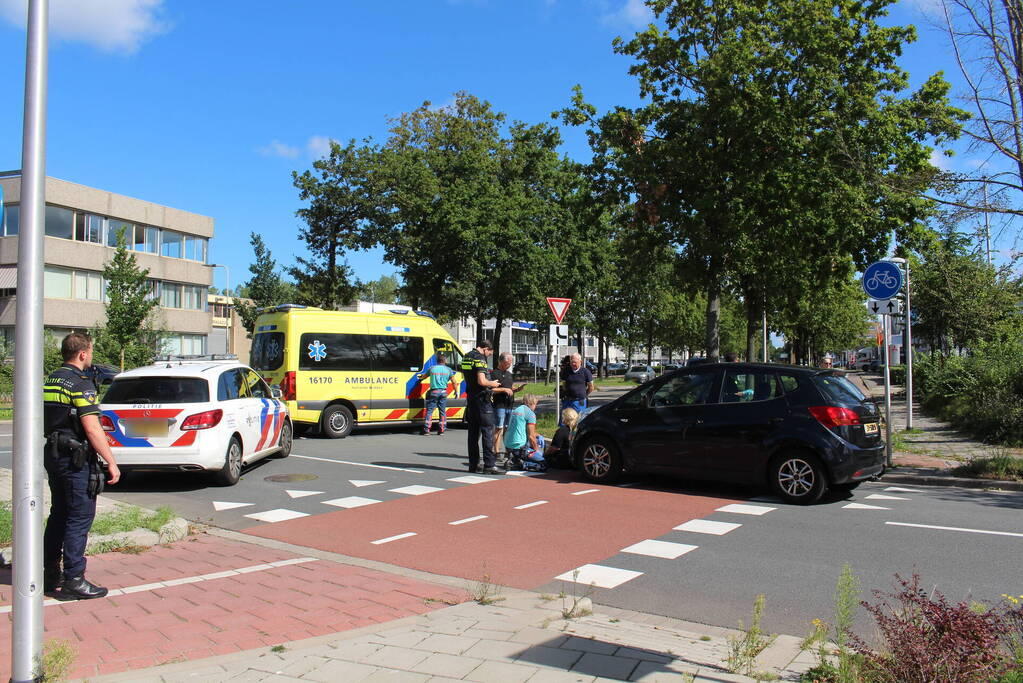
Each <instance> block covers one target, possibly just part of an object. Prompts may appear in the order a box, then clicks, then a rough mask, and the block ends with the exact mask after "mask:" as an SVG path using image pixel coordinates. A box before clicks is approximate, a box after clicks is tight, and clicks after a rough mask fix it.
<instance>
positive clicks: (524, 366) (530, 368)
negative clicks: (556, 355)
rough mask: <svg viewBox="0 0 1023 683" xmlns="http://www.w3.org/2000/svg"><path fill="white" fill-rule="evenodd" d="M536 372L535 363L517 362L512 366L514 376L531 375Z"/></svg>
mask: <svg viewBox="0 0 1023 683" xmlns="http://www.w3.org/2000/svg"><path fill="white" fill-rule="evenodd" d="M536 370H537V367H536V363H534V362H532V361H528V360H523V361H519V362H518V363H516V364H515V365H514V366H512V372H513V373H515V374H516V375H532V374H533V372H534V371H536Z"/></svg>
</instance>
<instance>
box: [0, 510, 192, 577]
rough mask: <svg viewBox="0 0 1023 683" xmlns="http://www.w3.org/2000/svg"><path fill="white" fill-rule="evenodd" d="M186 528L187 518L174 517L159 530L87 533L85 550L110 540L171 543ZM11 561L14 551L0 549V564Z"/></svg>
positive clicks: (124, 543)
mask: <svg viewBox="0 0 1023 683" xmlns="http://www.w3.org/2000/svg"><path fill="white" fill-rule="evenodd" d="M136 507H137V506H136ZM188 528H189V527H188V520H186V519H184V518H183V517H175V518H174V519H172V520H170V521H169V522H167V523H166V524H164V525H163V526H161V527H160V530H159V531H150V530H149V529H143V528H142V527H139V528H137V529H132V530H131V531H118V532H115V533H112V534H89V541H88V543H87V545H86V549H85V552H86V554H87V555H88V554H91V553H93V552H95V549H96V547H97V546H99V545H102V544H106V543H111V542H112V543H116V544H117V545H118V546H119V547H129V546H136V547H143V548H150V547H152V546H154V545H163V544H165V543H173V542H174V541H180V540H181V539H183V538H185V537H186V536H188V534H189V531H188ZM13 561H14V551H13V549H12V548H11V547H10V546H8V547H6V548H2V549H0V564H2V565H4V566H10V564H11V563H12V562H13Z"/></svg>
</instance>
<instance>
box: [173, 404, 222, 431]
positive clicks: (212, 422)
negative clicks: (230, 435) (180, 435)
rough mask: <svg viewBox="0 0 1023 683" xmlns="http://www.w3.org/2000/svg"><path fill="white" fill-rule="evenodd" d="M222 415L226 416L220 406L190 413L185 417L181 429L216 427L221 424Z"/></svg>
mask: <svg viewBox="0 0 1023 683" xmlns="http://www.w3.org/2000/svg"><path fill="white" fill-rule="evenodd" d="M222 417H224V411H223V410H221V409H220V408H217V409H216V410H207V411H206V412H204V413H196V414H195V415H189V416H188V417H186V418H185V421H184V422H182V423H181V431H189V430H192V429H209V428H210V427H216V426H217V425H218V424H220V419H221V418H222Z"/></svg>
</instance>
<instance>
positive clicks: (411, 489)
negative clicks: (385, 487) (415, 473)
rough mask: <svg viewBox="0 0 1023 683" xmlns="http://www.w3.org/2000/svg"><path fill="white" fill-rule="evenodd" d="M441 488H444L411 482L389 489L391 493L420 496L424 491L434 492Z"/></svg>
mask: <svg viewBox="0 0 1023 683" xmlns="http://www.w3.org/2000/svg"><path fill="white" fill-rule="evenodd" d="M443 490H444V489H441V488H437V487H436V486H423V485H422V484H413V485H412V486H402V487H401V488H397V489H391V493H404V494H405V495H406V496H421V495H423V494H425V493H434V492H435V491H443Z"/></svg>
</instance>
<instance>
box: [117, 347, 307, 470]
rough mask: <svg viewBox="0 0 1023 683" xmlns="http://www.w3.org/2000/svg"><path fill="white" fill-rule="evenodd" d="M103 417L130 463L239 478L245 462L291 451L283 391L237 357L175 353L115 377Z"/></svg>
mask: <svg viewBox="0 0 1023 683" xmlns="http://www.w3.org/2000/svg"><path fill="white" fill-rule="evenodd" d="M100 407H101V410H102V413H101V415H100V424H101V425H102V427H103V430H104V431H105V432H106V437H107V442H108V443H109V444H110V446H111V449H112V450H113V453H114V457H115V458H116V459H117V464H118V466H120V467H121V468H122V469H126V470H177V471H185V472H210V473H212V474H213V475H214V479H215V480H216V481H217V483H219V484H222V485H224V486H231V485H233V484H235V483H237V482H238V478H239V477H240V476H241V471H242V466H243V465H247V464H249V463H251V462H254V461H256V460H259V459H260V458H264V457H266V456H269V455H277V456H278V457H282V458H285V457H287V456H288V455H289V454H290V453H291V438H292V424H291V418H290V417H289V415H288V408H287V406H286V405H285V403H284V402H283V401H281V400H280V391H279V390H276V389H274V390H271V389H270V387H268V386H267V385H266V382H264V381H263V378H262V377H260V376H259V374H258V373H257V372H256V371H255V370H253V369H251V368H249V367H248V366H246V365H242V364H241V363H239V362H238V361H237V360H236V359H235V357H234V356H174V357H166V358H163V359H161V360H159V361H158V362H156V363H154V364H153V365H150V366H147V367H142V368H136V369H134V370H128V371H127V372H122V373H121V374H119V375H117V377H115V378H114V380H113V382H112V383H111V385H110V388H109V389H108V390H107V393H106V395H105V396H104V397H103V401H102V403H101V405H100Z"/></svg>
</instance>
